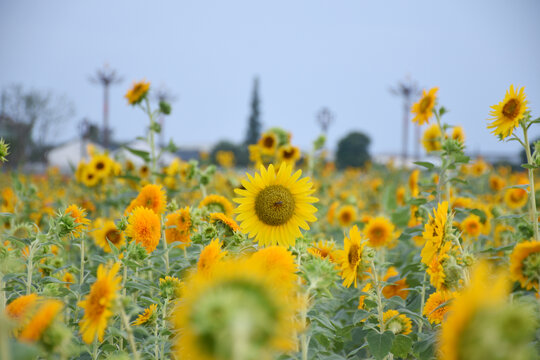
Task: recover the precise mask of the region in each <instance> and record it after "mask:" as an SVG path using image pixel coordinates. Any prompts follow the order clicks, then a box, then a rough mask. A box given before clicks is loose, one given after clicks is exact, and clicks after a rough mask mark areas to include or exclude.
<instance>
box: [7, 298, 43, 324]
mask: <svg viewBox="0 0 540 360" xmlns="http://www.w3.org/2000/svg"><path fill="white" fill-rule="evenodd" d="M39 299H40V297H39V296H38V295H37V294H29V295H23V296H19V297H18V298H16V299H15V300H13V301H12V302H10V303H9V305H8V306H6V315H7V316H8V317H9V318H11V319H13V320H15V321H17V322H19V321H21V320H23V319H24V318H25V317H27V316H28V315H29V314H30V311H31V310H32V309H33V307H34V306H35V304H36V303H37V301H38V300H39Z"/></svg>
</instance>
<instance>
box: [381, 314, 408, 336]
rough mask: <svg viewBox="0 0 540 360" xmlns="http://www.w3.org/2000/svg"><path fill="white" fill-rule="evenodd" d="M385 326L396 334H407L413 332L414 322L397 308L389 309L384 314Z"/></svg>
mask: <svg viewBox="0 0 540 360" xmlns="http://www.w3.org/2000/svg"><path fill="white" fill-rule="evenodd" d="M383 322H384V326H385V328H386V329H387V330H390V331H391V332H393V333H394V334H396V335H397V334H401V335H407V334H410V333H411V332H412V322H411V319H409V318H408V317H407V316H406V315H404V314H400V313H399V312H398V311H397V310H387V311H385V312H384V314H383Z"/></svg>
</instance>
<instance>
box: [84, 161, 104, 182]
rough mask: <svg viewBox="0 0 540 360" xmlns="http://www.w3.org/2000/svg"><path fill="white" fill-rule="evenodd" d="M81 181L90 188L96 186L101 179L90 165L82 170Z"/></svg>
mask: <svg viewBox="0 0 540 360" xmlns="http://www.w3.org/2000/svg"><path fill="white" fill-rule="evenodd" d="M81 172H82V174H81V181H82V183H83V184H84V185H86V186H88V187H94V186H96V185H97V184H98V183H99V181H100V180H101V178H100V177H99V176H98V175H97V173H96V172H95V170H93V169H91V168H90V167H89V166H88V165H87V166H85V167H84V168H83V169H82V171H81Z"/></svg>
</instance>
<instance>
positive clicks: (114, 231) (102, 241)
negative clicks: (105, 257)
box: [92, 220, 126, 253]
mask: <svg viewBox="0 0 540 360" xmlns="http://www.w3.org/2000/svg"><path fill="white" fill-rule="evenodd" d="M92 237H93V238H94V241H95V242H96V244H97V245H98V246H99V247H101V248H102V249H103V250H104V251H105V252H106V253H110V252H111V246H110V245H109V241H110V242H111V243H112V244H113V245H114V246H116V248H117V249H119V248H120V247H122V245H124V244H125V242H126V239H125V238H124V234H123V233H122V232H121V231H120V230H119V229H118V228H117V227H116V224H115V223H114V221H112V220H107V221H105V222H104V223H103V224H102V225H100V227H99V228H98V229H96V230H94V231H93V232H92Z"/></svg>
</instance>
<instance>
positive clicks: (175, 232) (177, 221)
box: [165, 206, 192, 249]
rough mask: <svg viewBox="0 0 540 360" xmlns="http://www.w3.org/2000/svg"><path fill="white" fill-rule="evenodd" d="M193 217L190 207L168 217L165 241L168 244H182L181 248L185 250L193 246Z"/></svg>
mask: <svg viewBox="0 0 540 360" xmlns="http://www.w3.org/2000/svg"><path fill="white" fill-rule="evenodd" d="M191 226H192V223H191V215H190V213H189V206H187V207H185V208H183V209H180V210H177V211H175V212H173V213H170V214H168V215H167V219H166V222H165V239H166V240H167V244H172V243H174V242H181V244H179V245H178V247H179V248H181V249H185V248H186V247H188V246H189V245H190V244H191Z"/></svg>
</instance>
